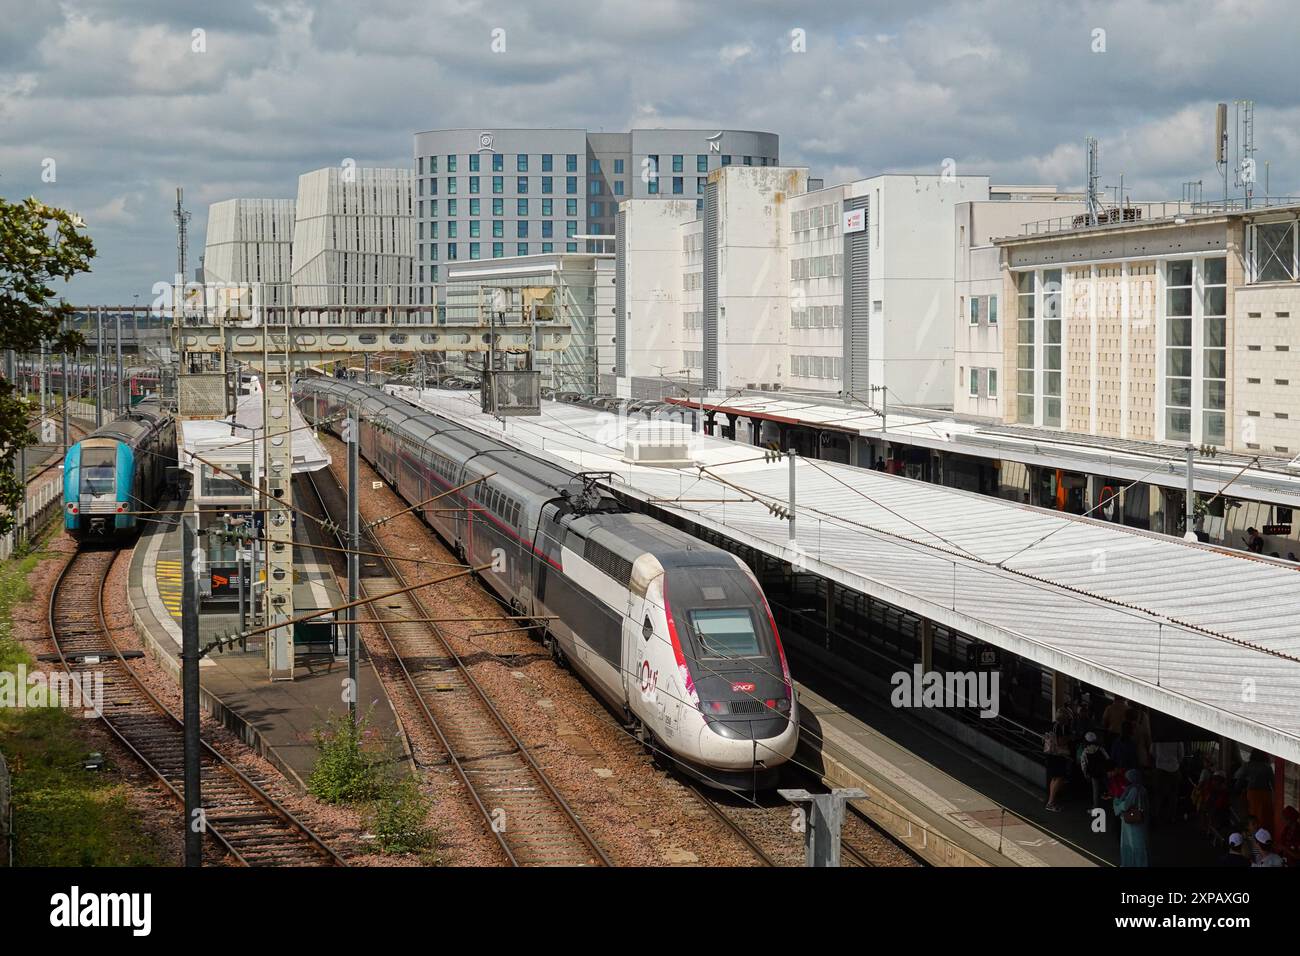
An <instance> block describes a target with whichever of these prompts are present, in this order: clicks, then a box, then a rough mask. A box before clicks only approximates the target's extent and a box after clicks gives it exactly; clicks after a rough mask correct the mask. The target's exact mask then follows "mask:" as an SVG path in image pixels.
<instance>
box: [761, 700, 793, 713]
mask: <svg viewBox="0 0 1300 956" xmlns="http://www.w3.org/2000/svg"><path fill="white" fill-rule="evenodd" d="M764 703H765V704H767V709H768V710H774V711H776V712H777V713H778V714H785V715H786V716H789V714H790V699H789V698H788V697H782V698H780V699H779V700H766V701H764Z"/></svg>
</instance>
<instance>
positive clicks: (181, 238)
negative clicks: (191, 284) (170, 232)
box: [172, 186, 190, 294]
mask: <svg viewBox="0 0 1300 956" xmlns="http://www.w3.org/2000/svg"><path fill="white" fill-rule="evenodd" d="M184 194H185V190H183V189H181V187H180V186H177V187H176V209H175V211H173V212H172V218H173V219H175V220H176V272H177V274H178V275H179V276H180V278H179V279H178V280H177V283H176V284H177V285H179V286H180V287H181V288H180V289H178V290H177V292H178V294H179V293H181V291H182V290H183V289H184V288H185V282H186V276H185V268H186V261H185V259H186V250H188V249H189V238H188V233H189V223H190V214H189V213H188V212H186V211H185V207H184V206H183V205H181V198H182V197H183V196H184Z"/></svg>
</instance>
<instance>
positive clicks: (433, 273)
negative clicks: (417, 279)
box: [420, 266, 438, 302]
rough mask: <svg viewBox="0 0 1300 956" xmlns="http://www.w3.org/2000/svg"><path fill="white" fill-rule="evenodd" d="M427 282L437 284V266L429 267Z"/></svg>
mask: <svg viewBox="0 0 1300 956" xmlns="http://www.w3.org/2000/svg"><path fill="white" fill-rule="evenodd" d="M429 281H430V282H437V281H438V267H437V266H429ZM420 301H422V302H423V301H424V300H423V299H421V300H420Z"/></svg>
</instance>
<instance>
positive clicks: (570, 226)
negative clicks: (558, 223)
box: [564, 220, 578, 239]
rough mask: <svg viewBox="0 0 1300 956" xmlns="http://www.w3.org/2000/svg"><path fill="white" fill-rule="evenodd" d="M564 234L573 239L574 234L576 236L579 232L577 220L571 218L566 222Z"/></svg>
mask: <svg viewBox="0 0 1300 956" xmlns="http://www.w3.org/2000/svg"><path fill="white" fill-rule="evenodd" d="M564 234H565V236H567V237H568V238H570V239H572V238H573V237H574V236H576V235H577V234H578V224H577V222H575V221H573V220H570V221H569V222H566V223H565V224H564Z"/></svg>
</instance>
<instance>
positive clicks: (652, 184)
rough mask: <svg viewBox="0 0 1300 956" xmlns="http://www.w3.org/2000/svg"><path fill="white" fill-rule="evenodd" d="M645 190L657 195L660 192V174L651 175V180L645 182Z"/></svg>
mask: <svg viewBox="0 0 1300 956" xmlns="http://www.w3.org/2000/svg"><path fill="white" fill-rule="evenodd" d="M645 191H646V192H648V193H649V194H650V195H652V196H657V195H658V194H659V177H658V176H651V177H650V180H649V181H648V182H647V183H646V184H645Z"/></svg>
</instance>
